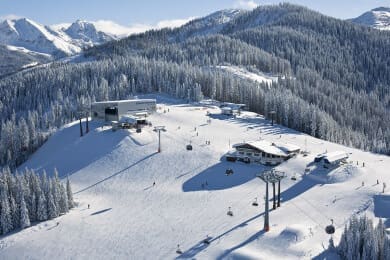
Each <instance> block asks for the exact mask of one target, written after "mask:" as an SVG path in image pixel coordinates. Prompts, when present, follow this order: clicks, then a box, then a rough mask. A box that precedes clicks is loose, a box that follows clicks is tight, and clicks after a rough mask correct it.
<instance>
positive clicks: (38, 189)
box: [0, 167, 73, 234]
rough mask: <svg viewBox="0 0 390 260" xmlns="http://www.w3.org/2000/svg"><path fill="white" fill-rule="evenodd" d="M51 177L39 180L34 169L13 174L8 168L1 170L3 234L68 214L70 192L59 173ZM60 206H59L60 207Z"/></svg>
mask: <svg viewBox="0 0 390 260" xmlns="http://www.w3.org/2000/svg"><path fill="white" fill-rule="evenodd" d="M53 175H54V176H53V177H52V178H48V177H47V175H46V172H43V174H42V175H41V176H40V177H39V176H38V175H37V174H36V173H35V172H34V171H33V170H28V169H26V170H25V171H24V172H23V173H18V172H15V173H14V174H11V171H10V169H9V168H7V167H6V168H4V169H3V170H2V171H0V234H7V233H9V232H10V231H12V230H14V229H17V228H26V227H29V226H30V225H31V223H32V222H34V221H44V220H47V219H52V218H56V217H58V216H59V215H60V214H65V213H66V212H68V211H69V209H70V208H71V207H70V206H69V204H68V203H69V201H71V202H72V206H73V197H71V200H69V198H68V192H70V193H71V187H70V183H69V182H67V184H66V188H65V186H64V185H63V184H62V183H61V181H60V179H59V177H58V172H57V171H56V170H55V173H54V174H53ZM57 205H58V206H57Z"/></svg>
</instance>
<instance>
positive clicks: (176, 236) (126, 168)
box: [0, 96, 390, 259]
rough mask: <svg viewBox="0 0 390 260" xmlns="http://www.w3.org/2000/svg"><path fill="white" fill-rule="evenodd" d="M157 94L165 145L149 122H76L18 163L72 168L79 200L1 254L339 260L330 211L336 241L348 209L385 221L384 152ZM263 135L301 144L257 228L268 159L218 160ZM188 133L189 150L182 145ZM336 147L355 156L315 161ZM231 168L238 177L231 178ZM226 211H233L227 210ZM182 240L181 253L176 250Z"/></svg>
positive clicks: (9, 240) (4, 243) (155, 118)
mask: <svg viewBox="0 0 390 260" xmlns="http://www.w3.org/2000/svg"><path fill="white" fill-rule="evenodd" d="M148 97H152V96H148ZM157 99H158V102H159V105H158V107H160V109H158V111H157V112H156V113H154V114H153V115H152V116H151V117H150V118H149V120H151V121H152V122H153V124H154V125H165V126H166V129H167V131H166V132H164V133H163V134H161V145H162V152H161V153H157V152H156V150H157V144H158V137H157V134H156V133H155V132H154V131H153V127H145V128H143V129H142V132H141V133H136V132H135V131H134V130H118V131H115V132H113V131H112V130H111V127H110V126H104V125H103V124H101V123H99V122H94V121H92V122H90V132H89V133H88V134H86V135H84V136H83V137H81V138H80V137H79V125H78V122H77V121H76V122H74V123H72V124H70V125H67V126H65V127H64V128H63V129H62V130H60V131H58V132H57V133H56V134H54V135H53V136H52V137H50V139H49V141H48V142H47V143H46V144H45V145H44V146H43V147H42V148H40V149H39V150H38V151H37V152H36V153H35V154H34V155H32V156H31V158H30V159H29V160H28V161H27V162H26V163H25V164H24V165H23V166H21V167H20V170H23V169H24V167H25V166H26V167H28V168H31V169H34V170H36V171H37V172H42V170H44V169H45V170H46V171H47V173H48V174H51V173H52V172H53V169H54V168H57V169H58V171H59V173H60V177H62V178H65V177H66V176H69V179H70V181H71V183H72V185H73V187H72V188H73V191H74V198H75V200H76V201H77V202H78V203H79V204H78V206H77V207H76V208H75V209H73V210H72V211H71V212H70V213H69V214H66V215H63V216H60V217H59V218H56V219H53V220H48V221H46V222H41V223H36V225H34V226H32V227H29V228H27V229H24V230H21V231H20V232H15V233H12V234H10V235H8V236H5V237H2V240H1V242H0V248H1V249H0V258H2V259H24V258H32V259H63V258H66V259H70V258H71V259H85V258H88V259H195V258H196V259H282V258H284V259H312V258H314V259H338V258H337V255H332V254H331V253H332V252H331V251H329V252H325V253H322V252H323V250H324V248H326V247H327V246H328V244H329V242H328V241H329V238H330V236H329V235H328V234H327V233H326V232H325V227H326V226H327V225H329V224H330V223H331V219H332V220H333V221H334V226H335V228H336V232H335V234H334V235H333V239H334V241H335V243H336V244H338V242H339V240H340V238H341V233H342V231H343V229H344V225H345V224H346V223H348V219H349V218H350V217H351V216H355V215H359V214H366V215H367V216H369V217H370V218H374V219H375V221H377V220H378V218H384V220H385V223H386V226H387V227H388V226H389V225H390V223H389V219H390V212H389V211H388V205H389V199H388V198H389V195H390V194H389V191H388V189H387V190H386V191H385V193H380V192H382V182H388V181H387V180H388V166H389V164H390V158H389V157H388V156H385V155H377V154H373V153H368V152H363V151H360V150H356V149H352V148H348V147H345V146H342V145H337V144H334V143H330V142H327V141H323V140H320V139H316V138H313V137H310V136H308V135H305V134H302V133H299V132H296V131H293V130H291V129H288V128H285V127H282V126H280V125H274V126H271V124H270V122H269V121H267V120H265V119H264V117H263V116H261V115H257V114H255V113H251V112H245V111H244V112H243V113H242V114H241V115H240V116H237V117H236V118H233V117H227V116H222V115H221V114H220V113H221V111H220V109H219V107H217V106H216V105H217V103H213V102H206V101H203V102H202V103H201V104H186V103H182V102H181V101H180V100H176V99H171V98H169V97H164V96H157ZM166 111H169V112H166ZM206 111H208V112H209V116H207V113H206ZM208 120H210V121H208ZM83 125H84V123H83ZM179 126H180V127H179ZM194 127H195V128H196V131H194ZM221 133H223V134H221ZM258 138H261V139H264V140H267V141H269V142H287V143H291V144H295V145H298V146H300V147H301V148H302V150H303V149H304V150H306V151H308V155H307V156H304V155H302V154H299V155H297V156H296V157H295V158H291V159H290V160H288V161H286V162H284V163H282V164H280V165H279V166H277V167H275V169H276V170H278V171H283V172H285V173H286V174H287V178H285V179H283V180H282V182H281V207H278V208H276V209H275V210H271V212H270V225H271V226H270V231H269V232H263V231H262V229H263V226H264V223H263V222H264V218H263V215H264V202H263V200H262V198H263V196H264V195H265V184H264V183H263V182H262V181H261V180H260V179H259V178H256V174H258V173H261V172H263V171H266V170H269V169H270V168H269V167H267V166H263V165H260V164H256V163H250V164H245V163H242V162H235V163H234V162H228V161H226V160H225V159H224V157H223V155H224V154H225V153H226V152H227V151H228V150H229V149H231V145H232V144H235V143H239V142H242V141H243V140H247V141H248V140H257V139H258ZM206 140H210V141H211V143H210V144H209V145H205V141H206ZM189 142H191V143H192V146H193V150H192V151H187V150H186V149H185V147H186V145H187V144H188V143H189ZM339 150H343V151H345V152H348V153H349V154H350V158H349V161H350V162H349V163H348V164H345V165H342V166H340V167H338V168H332V169H325V168H323V167H322V165H321V164H320V163H314V162H313V160H314V157H315V156H316V155H317V154H318V153H322V152H324V151H329V152H330V151H339ZM356 162H359V164H357V163H356ZM362 162H365V165H364V166H363V164H362ZM228 168H231V169H233V171H234V174H232V175H230V176H226V175H225V171H226V169H228ZM377 180H379V182H380V185H378V184H377ZM153 183H155V185H153ZM364 184H365V185H364ZM271 190H272V188H271ZM271 190H270V194H272V191H271ZM270 196H271V197H270V206H271V207H272V195H270ZM255 198H257V202H258V204H259V205H258V206H257V207H256V206H252V202H253V201H254V200H255ZM88 205H90V207H89V206H88ZM229 208H230V209H231V210H232V212H233V216H228V215H227V214H226V213H227V210H228V209H229ZM386 219H387V220H386ZM57 223H58V224H57ZM206 237H208V240H209V243H205V242H204V239H205V238H206ZM52 241H56V242H55V243H53V242H52ZM178 245H179V246H178ZM178 247H179V249H180V250H181V251H182V252H183V254H181V255H178V254H177V253H176V250H177V249H178ZM328 253H329V255H328ZM318 255H319V257H317V258H316V256H318Z"/></svg>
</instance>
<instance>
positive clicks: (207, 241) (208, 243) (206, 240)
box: [203, 236, 211, 245]
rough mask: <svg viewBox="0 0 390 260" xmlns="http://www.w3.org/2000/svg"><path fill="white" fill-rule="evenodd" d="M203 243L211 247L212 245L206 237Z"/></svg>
mask: <svg viewBox="0 0 390 260" xmlns="http://www.w3.org/2000/svg"><path fill="white" fill-rule="evenodd" d="M203 243H204V244H206V245H210V243H211V241H210V237H209V236H206V238H205V239H204V240H203Z"/></svg>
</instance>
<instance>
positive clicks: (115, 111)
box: [104, 107, 118, 115]
mask: <svg viewBox="0 0 390 260" xmlns="http://www.w3.org/2000/svg"><path fill="white" fill-rule="evenodd" d="M104 112H105V113H106V114H107V115H118V108H117V107H107V108H106V109H105V110H104Z"/></svg>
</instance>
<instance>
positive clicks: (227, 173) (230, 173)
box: [225, 168, 233, 176]
mask: <svg viewBox="0 0 390 260" xmlns="http://www.w3.org/2000/svg"><path fill="white" fill-rule="evenodd" d="M225 174H226V176H229V175H232V174H233V169H231V168H228V169H226V171H225Z"/></svg>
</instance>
